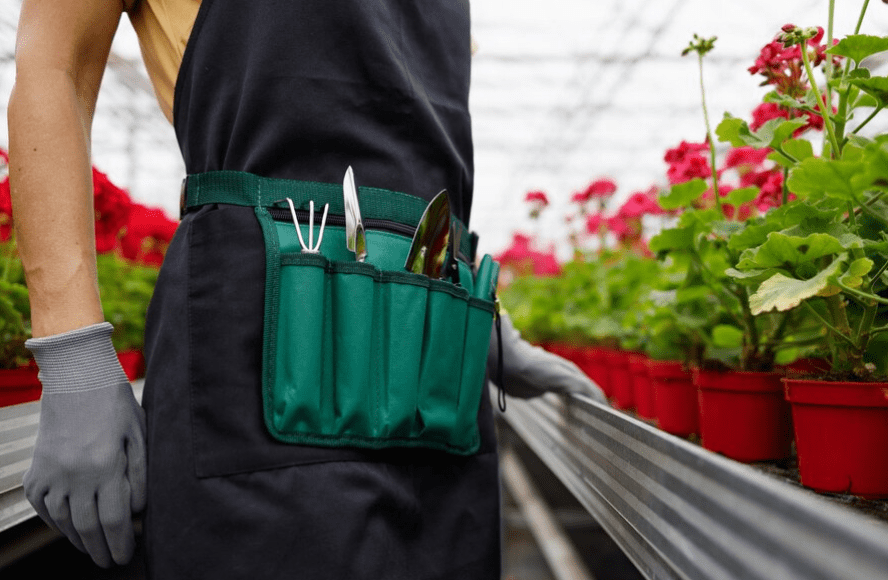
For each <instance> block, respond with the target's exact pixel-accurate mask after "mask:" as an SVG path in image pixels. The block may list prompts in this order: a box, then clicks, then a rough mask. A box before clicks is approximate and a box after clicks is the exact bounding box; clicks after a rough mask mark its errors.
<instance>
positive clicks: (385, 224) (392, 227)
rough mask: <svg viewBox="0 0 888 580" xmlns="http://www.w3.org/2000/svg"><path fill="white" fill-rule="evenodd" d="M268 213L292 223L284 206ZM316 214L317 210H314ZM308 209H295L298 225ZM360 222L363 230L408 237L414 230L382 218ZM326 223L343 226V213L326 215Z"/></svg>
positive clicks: (306, 215) (304, 220)
mask: <svg viewBox="0 0 888 580" xmlns="http://www.w3.org/2000/svg"><path fill="white" fill-rule="evenodd" d="M268 213H269V214H271V218H272V219H273V220H274V221H277V222H290V223H293V216H292V215H290V210H289V209H288V208H285V207H271V208H268ZM315 213H316V214H317V212H315ZM309 217H310V216H309V215H308V210H304V209H297V210H296V218H297V219H298V220H299V223H300V225H307V224H308V218H309ZM319 220H320V217H319V216H318V215H315V223H316V225H319V224H320V221H319ZM361 222H362V223H363V224H364V229H365V230H379V231H384V232H389V233H392V234H399V235H402V236H407V237H408V238H412V237H413V234H414V233H415V232H416V228H415V227H413V226H408V225H406V224H402V223H398V222H396V221H392V220H382V219H374V218H367V219H362V220H361ZM327 225H328V226H340V227H345V216H344V215H333V214H328V215H327Z"/></svg>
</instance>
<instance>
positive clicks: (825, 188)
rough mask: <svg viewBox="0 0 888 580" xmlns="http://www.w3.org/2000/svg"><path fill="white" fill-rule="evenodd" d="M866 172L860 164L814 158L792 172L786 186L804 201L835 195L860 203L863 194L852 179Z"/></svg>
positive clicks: (797, 166) (800, 164) (799, 165)
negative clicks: (853, 183)
mask: <svg viewBox="0 0 888 580" xmlns="http://www.w3.org/2000/svg"><path fill="white" fill-rule="evenodd" d="M863 170H864V166H863V165H862V164H861V163H860V162H857V161H844V160H837V159H824V158H821V157H811V158H808V159H805V160H804V161H802V162H801V163H799V164H798V165H796V166H795V167H794V168H793V169H792V171H790V173H789V179H787V181H786V185H787V187H789V190H790V191H792V192H793V193H795V194H796V195H798V196H799V197H802V198H808V197H811V196H831V197H838V198H842V199H846V200H850V201H856V200H857V198H858V197H859V196H860V194H861V193H862V192H861V191H859V190H858V189H857V188H855V187H854V186H853V185H852V179H853V178H854V177H855V176H856V175H858V174H859V173H860V172H861V171H863Z"/></svg>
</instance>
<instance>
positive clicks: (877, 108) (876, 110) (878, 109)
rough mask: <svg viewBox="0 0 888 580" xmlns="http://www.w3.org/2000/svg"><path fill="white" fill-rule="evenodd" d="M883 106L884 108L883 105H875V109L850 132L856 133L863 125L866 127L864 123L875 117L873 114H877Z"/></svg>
mask: <svg viewBox="0 0 888 580" xmlns="http://www.w3.org/2000/svg"><path fill="white" fill-rule="evenodd" d="M883 108H885V107H884V105H881V104H880V105H878V106H877V107H876V109H875V110H874V111H873V112H872V113H870V115H869V117H867V118H866V119H864V120H863V122H862V123H861V124H860V125H858V126H857V127H855V128H854V130H853V131H851V134H852V135H857V132H858V131H860V130H861V129H863V128H864V127H866V124H867V123H869V122H870V121H872V120H873V118H875V116H876V115H878V114H879V113H880V112H881V111H882V109H883Z"/></svg>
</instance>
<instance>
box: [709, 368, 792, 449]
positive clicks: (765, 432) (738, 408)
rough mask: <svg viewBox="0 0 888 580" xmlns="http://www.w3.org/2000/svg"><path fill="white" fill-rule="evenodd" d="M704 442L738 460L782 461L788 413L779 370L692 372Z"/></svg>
mask: <svg viewBox="0 0 888 580" xmlns="http://www.w3.org/2000/svg"><path fill="white" fill-rule="evenodd" d="M693 376H694V385H696V387H697V390H698V396H699V403H700V436H701V438H702V445H703V447H705V448H706V449H709V450H710V451H715V452H716V453H721V454H722V455H726V456H727V457H730V458H731V459H736V460H738V461H745V462H752V461H767V460H772V459H785V458H787V457H789V456H790V453H791V451H792V413H791V411H790V406H789V403H787V402H786V399H785V398H784V396H783V383H782V381H781V379H782V378H783V374H782V373H778V372H770V373H768V372H749V371H727V372H718V371H707V370H699V369H697V370H694V372H693Z"/></svg>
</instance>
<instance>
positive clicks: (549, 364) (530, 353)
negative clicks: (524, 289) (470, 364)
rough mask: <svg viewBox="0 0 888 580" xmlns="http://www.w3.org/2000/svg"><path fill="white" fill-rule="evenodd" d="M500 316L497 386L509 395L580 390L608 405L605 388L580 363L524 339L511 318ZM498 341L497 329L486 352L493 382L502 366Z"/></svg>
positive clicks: (577, 391) (575, 391) (522, 395)
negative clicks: (499, 379)
mask: <svg viewBox="0 0 888 580" xmlns="http://www.w3.org/2000/svg"><path fill="white" fill-rule="evenodd" d="M500 317H501V327H502V341H503V384H502V385H498V386H500V387H502V388H503V390H505V392H506V394H507V395H511V396H513V397H518V398H521V399H528V398H530V397H536V396H538V395H542V394H543V393H549V392H554V393H580V394H583V395H586V396H588V397H591V398H592V399H594V400H596V401H598V402H599V403H605V404H607V398H606V397H605V396H604V393H603V392H602V390H601V389H600V388H598V385H596V384H595V383H594V382H593V381H592V380H591V379H590V378H589V377H587V376H586V374H585V373H584V372H583V371H581V370H580V368H579V367H578V366H577V365H575V364H574V363H572V362H570V361H568V360H566V359H563V358H561V357H560V356H558V355H556V354H552V353H551V352H549V351H547V350H544V349H542V348H540V347H538V346H534V345H532V344H530V343H529V342H527V341H526V340H524V339H523V338H521V333H519V332H518V330H517V329H516V328H515V327H514V326H512V321H511V319H510V318H509V315H508V314H507V313H506V312H505V311H503V312H502V313H501V315H500ZM498 343H499V340H498V339H497V335H496V329H494V331H493V333H491V336H490V350H489V351H488V355H487V369H488V372H489V374H490V377H491V378H492V379H493V380H494V383H495V382H496V376H497V367H498V365H499V360H498V354H497V353H498V352H499V344H498Z"/></svg>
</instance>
